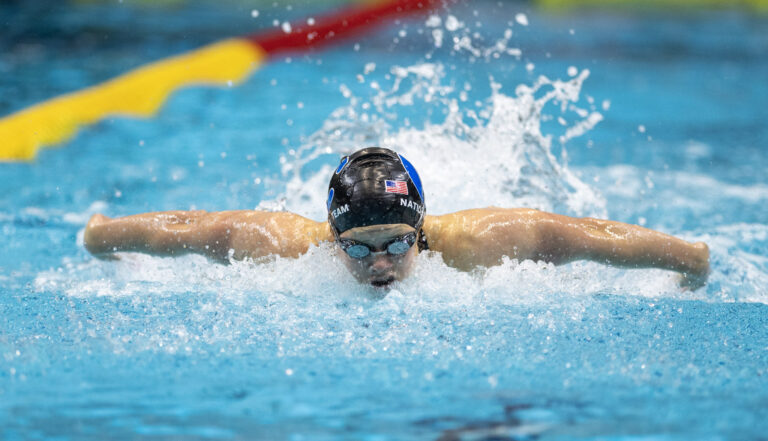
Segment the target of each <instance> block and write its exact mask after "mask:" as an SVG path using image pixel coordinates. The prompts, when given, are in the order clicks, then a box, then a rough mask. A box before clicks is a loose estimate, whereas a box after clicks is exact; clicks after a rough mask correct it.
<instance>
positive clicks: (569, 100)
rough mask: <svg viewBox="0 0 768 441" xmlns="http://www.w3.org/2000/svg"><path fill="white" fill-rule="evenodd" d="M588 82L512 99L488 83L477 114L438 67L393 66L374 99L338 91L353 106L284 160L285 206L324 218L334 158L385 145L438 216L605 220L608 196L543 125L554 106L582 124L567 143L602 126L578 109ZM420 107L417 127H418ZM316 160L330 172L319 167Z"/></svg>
mask: <svg viewBox="0 0 768 441" xmlns="http://www.w3.org/2000/svg"><path fill="white" fill-rule="evenodd" d="M588 76H589V71H587V70H584V71H582V72H580V73H579V75H578V76H576V77H575V78H572V79H570V80H568V81H561V80H551V79H549V78H546V77H543V76H542V77H539V78H538V79H537V80H536V81H535V83H533V84H532V85H520V86H518V87H517V88H516V90H515V93H514V95H513V96H509V95H506V94H504V93H503V92H502V91H501V89H502V87H501V85H500V84H499V83H496V82H494V81H493V79H492V78H491V79H490V86H491V95H490V96H488V97H487V98H486V99H485V100H483V101H477V102H476V103H475V105H474V106H473V105H472V104H471V103H468V98H467V91H468V90H470V89H471V86H466V87H464V88H461V89H460V90H457V88H456V87H455V86H454V85H453V84H452V82H451V81H449V80H447V79H446V73H445V69H444V67H443V66H442V65H441V64H437V63H423V64H417V65H414V66H407V67H401V66H393V67H392V68H391V69H390V71H389V75H387V78H389V79H390V84H389V85H388V86H387V87H384V86H382V85H381V84H380V83H379V82H378V81H375V80H371V82H370V84H371V86H372V90H373V91H374V92H373V93H372V95H371V96H369V97H357V96H354V95H353V94H352V93H351V92H350V90H349V88H347V87H346V86H342V87H341V90H342V93H343V94H344V95H345V96H346V97H347V98H348V99H349V104H348V105H347V106H345V107H342V108H339V109H337V110H335V111H334V112H333V113H332V114H331V116H330V117H329V118H328V119H327V120H326V121H325V123H324V124H323V126H322V128H321V129H320V130H318V131H317V132H316V133H314V134H312V135H311V136H309V137H308V139H307V140H306V142H305V143H304V144H303V145H302V146H301V147H299V148H298V149H296V150H295V151H292V152H291V153H292V154H289V155H287V156H285V157H283V158H282V161H281V162H282V164H283V173H284V175H285V176H286V180H287V182H288V183H287V185H286V187H287V188H286V191H285V193H284V195H283V198H284V199H285V204H284V207H285V208H287V209H289V210H292V211H296V212H298V213H301V214H303V215H306V216H309V217H312V218H315V219H322V218H323V217H324V215H325V213H324V212H323V203H322V201H323V200H324V197H325V192H326V189H327V179H328V176H329V175H330V172H331V170H332V167H333V166H335V163H336V162H337V161H338V158H339V157H340V156H341V155H345V154H349V153H351V152H352V151H355V150H357V149H359V148H361V147H363V146H371V145H380V146H384V147H389V148H392V149H395V150H397V151H398V152H400V153H402V154H403V155H404V156H406V157H407V158H408V159H409V160H410V161H411V162H412V163H413V164H414V165H415V166H416V167H417V169H418V170H419V174H420V175H421V177H422V181H423V182H424V187H425V193H426V201H427V207H428V209H429V211H430V212H431V213H433V214H440V213H446V212H452V211H457V210H462V209H467V208H478V207H485V206H491V205H495V206H501V207H530V208H537V209H541V210H546V211H555V212H559V213H565V214H571V215H589V216H603V217H604V216H605V213H606V210H605V202H604V200H603V199H602V197H601V196H600V195H599V194H598V193H597V192H596V191H595V190H593V189H592V188H590V187H589V186H588V185H587V184H585V183H584V182H582V181H581V180H579V178H577V177H576V176H575V175H574V174H573V173H572V172H571V171H570V170H569V168H568V167H567V165H566V164H565V161H564V155H561V157H560V158H558V157H557V156H555V154H554V153H553V151H552V144H553V142H552V135H550V134H544V133H542V127H541V123H542V119H544V118H545V112H547V111H550V110H552V108H553V107H554V110H559V112H560V113H562V114H569V115H570V116H575V118H576V119H577V122H576V123H574V124H573V125H572V126H571V127H569V128H568V130H567V131H566V134H565V135H563V136H561V137H560V138H559V141H560V142H561V143H565V142H567V140H568V139H570V138H572V137H575V136H578V135H579V134H583V133H584V132H585V131H587V130H589V129H590V128H591V127H593V126H594V125H595V124H597V122H598V121H599V120H600V118H601V117H600V115H599V113H597V112H594V111H590V110H587V109H581V108H579V107H578V106H577V105H576V103H578V101H579V96H580V90H581V87H582V84H583V82H584V81H585V80H586V79H587V78H588ZM414 109H415V112H416V114H417V115H418V114H420V115H421V118H422V120H421V121H414V120H413V119H412V117H413V115H414ZM403 115H406V116H403ZM434 119H437V121H434ZM318 162H321V163H322V164H324V166H322V167H320V168H319V169H318V167H316V166H315V167H314V168H313V167H312V165H316V164H317V163H318Z"/></svg>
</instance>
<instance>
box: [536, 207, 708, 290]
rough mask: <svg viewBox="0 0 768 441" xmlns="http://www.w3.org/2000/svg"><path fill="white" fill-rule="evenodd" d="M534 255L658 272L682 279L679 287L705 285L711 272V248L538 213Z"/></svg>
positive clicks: (646, 231)
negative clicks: (680, 275)
mask: <svg viewBox="0 0 768 441" xmlns="http://www.w3.org/2000/svg"><path fill="white" fill-rule="evenodd" d="M539 213H540V214H539V218H540V219H539V220H538V227H537V228H538V230H539V243H538V247H537V250H536V252H537V254H538V257H540V258H541V259H542V260H546V261H550V262H554V263H565V262H569V261H572V260H579V259H588V260H593V261H596V262H601V263H607V264H610V265H615V266H624V267H631V268H661V269H666V270H672V271H677V272H679V273H681V274H682V275H683V278H684V279H683V281H682V284H684V285H689V286H698V285H703V284H704V283H705V282H706V278H707V275H708V274H709V247H707V244H705V243H704V242H696V243H691V242H687V241H685V240H682V239H678V238H677V237H674V236H670V235H668V234H664V233H661V232H658V231H654V230H650V229H648V228H644V227H641V226H638V225H631V224H625V223H622V222H615V221H610V220H603V219H594V218H573V217H568V216H561V215H557V214H552V213H544V212H539Z"/></svg>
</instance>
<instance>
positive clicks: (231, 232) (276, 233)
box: [84, 210, 332, 261]
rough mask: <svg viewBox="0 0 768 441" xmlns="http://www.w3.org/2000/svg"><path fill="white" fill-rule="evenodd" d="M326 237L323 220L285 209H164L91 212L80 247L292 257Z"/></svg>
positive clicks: (101, 252)
mask: <svg viewBox="0 0 768 441" xmlns="http://www.w3.org/2000/svg"><path fill="white" fill-rule="evenodd" d="M331 238H332V236H331V233H330V231H329V230H328V227H327V224H326V223H325V222H315V221H312V220H310V219H307V218H304V217H302V216H299V215H297V214H293V213H288V212H264V211H251V210H240V211H221V212H212V213H209V212H206V211H165V212H156V213H144V214H137V215H134V216H126V217H121V218H115V219H110V218H108V217H106V216H102V215H100V214H96V215H94V216H93V217H91V219H90V221H89V222H88V225H87V226H86V228H85V234H84V242H85V247H86V249H88V251H90V252H91V253H92V254H94V255H96V256H99V257H102V256H108V255H111V254H112V253H115V252H120V251H133V252H141V253H148V254H154V255H164V256H175V255H180V254H186V253H198V254H203V255H205V256H208V257H211V258H213V259H217V260H220V261H226V260H228V259H229V257H230V256H231V257H232V258H234V259H243V258H246V257H251V258H259V257H263V256H267V255H279V256H283V257H298V256H299V255H301V254H303V253H305V252H306V251H307V249H308V248H309V246H310V245H311V244H318V243H319V242H322V241H326V240H330V239H331Z"/></svg>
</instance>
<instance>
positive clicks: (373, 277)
mask: <svg viewBox="0 0 768 441" xmlns="http://www.w3.org/2000/svg"><path fill="white" fill-rule="evenodd" d="M413 231H416V230H414V228H413V227H411V226H410V225H406V224H392V225H372V226H369V227H358V228H352V229H350V230H347V231H345V232H344V233H342V234H341V235H340V236H339V237H341V238H342V239H352V240H355V241H357V242H362V243H364V244H367V245H368V246H370V247H371V249H373V250H374V252H372V253H371V254H369V255H367V256H366V257H364V258H362V259H354V258H352V257H349V255H347V253H345V252H344V251H343V250H342V249H341V247H339V248H338V250H339V255H340V256H341V260H342V262H344V265H345V266H346V267H347V269H349V271H350V272H351V273H352V274H353V275H354V276H355V278H356V279H357V281H358V282H360V283H364V284H370V285H372V286H374V287H376V288H386V287H388V286H389V285H390V284H392V283H393V282H395V281H398V280H403V279H404V278H406V277H408V274H409V273H410V271H411V267H412V266H413V260H414V258H415V256H416V254H418V247H417V246H416V245H415V244H414V245H413V246H412V247H411V249H409V250H408V252H407V253H405V254H402V255H392V254H389V253H387V251H386V245H387V244H388V243H389V242H391V241H392V240H393V239H396V238H399V237H402V236H403V235H406V234H408V233H410V232H413Z"/></svg>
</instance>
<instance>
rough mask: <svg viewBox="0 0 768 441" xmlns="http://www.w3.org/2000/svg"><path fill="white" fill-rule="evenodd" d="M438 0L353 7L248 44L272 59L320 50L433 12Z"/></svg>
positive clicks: (253, 38)
mask: <svg viewBox="0 0 768 441" xmlns="http://www.w3.org/2000/svg"><path fill="white" fill-rule="evenodd" d="M440 3H442V2H441V0H391V1H377V2H376V3H373V4H370V5H364V6H352V7H348V8H344V9H342V10H339V11H336V12H334V13H332V14H327V15H324V16H321V17H319V18H317V19H316V20H315V24H314V25H309V24H307V23H306V22H303V23H295V26H294V23H291V31H290V32H287V33H286V32H285V31H283V30H282V29H279V28H278V29H275V30H271V31H268V32H265V33H259V34H254V35H249V36H247V37H245V38H246V39H247V40H248V41H250V42H252V43H255V44H256V45H258V46H259V47H261V48H262V49H263V50H264V51H265V52H267V54H269V55H270V56H274V55H276V54H280V53H283V52H288V51H295V50H302V49H303V50H306V49H309V48H311V47H316V46H322V45H325V44H328V43H330V42H332V41H336V40H339V39H349V38H351V37H354V36H356V35H360V34H362V33H363V32H365V31H367V30H368V29H370V27H371V26H373V25H378V24H382V23H384V22H385V20H384V19H386V18H389V17H393V16H405V15H408V14H412V13H415V12H420V11H424V10H429V9H434V8H436V7H437V6H438V5H439V4H440Z"/></svg>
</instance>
